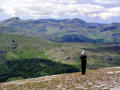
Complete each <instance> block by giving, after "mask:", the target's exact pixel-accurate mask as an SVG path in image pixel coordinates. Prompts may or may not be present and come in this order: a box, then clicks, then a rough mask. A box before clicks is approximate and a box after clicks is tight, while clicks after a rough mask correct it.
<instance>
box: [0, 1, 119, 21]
mask: <svg viewBox="0 0 120 90" xmlns="http://www.w3.org/2000/svg"><path fill="white" fill-rule="evenodd" d="M11 17H19V18H21V19H73V18H79V19H82V20H85V21H87V22H98V23H112V22H120V0H0V21H3V20H5V19H8V18H11Z"/></svg>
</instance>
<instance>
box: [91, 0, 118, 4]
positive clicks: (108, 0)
mask: <svg viewBox="0 0 120 90" xmlns="http://www.w3.org/2000/svg"><path fill="white" fill-rule="evenodd" d="M93 1H94V2H95V3H99V4H118V3H120V0H93Z"/></svg>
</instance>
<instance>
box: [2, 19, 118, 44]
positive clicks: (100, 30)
mask: <svg viewBox="0 0 120 90" xmlns="http://www.w3.org/2000/svg"><path fill="white" fill-rule="evenodd" d="M0 32H5V33H6V32H7V33H10V34H16V33H22V34H30V35H40V36H42V37H44V38H47V39H49V40H51V41H59V42H61V41H64V42H68V41H69V39H70V38H72V39H71V40H70V41H69V42H101V40H102V42H120V40H116V38H120V23H115V22H114V23H111V24H100V23H90V22H86V21H84V20H81V19H78V18H74V19H60V20H56V19H38V20H33V19H28V20H22V19H20V18H19V17H13V18H10V19H7V20H4V21H2V22H0ZM107 33H110V34H108V35H106V34H107ZM116 33H117V34H116ZM74 35H75V36H77V37H75V36H74ZM67 36H69V38H68V39H67V40H66V39H65V40H64V37H66V38H67ZM82 36H83V37H85V38H80V37H82ZM86 38H87V39H86Z"/></svg>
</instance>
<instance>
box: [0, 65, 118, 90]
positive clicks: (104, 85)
mask: <svg viewBox="0 0 120 90" xmlns="http://www.w3.org/2000/svg"><path fill="white" fill-rule="evenodd" d="M119 82H120V67H113V68H105V69H99V70H93V71H88V72H87V74H86V75H85V76H81V73H71V74H61V75H53V76H45V77H39V78H31V79H26V80H20V81H19V80H18V81H11V82H7V83H0V90H13V89H14V90H24V89H25V90H33V89H34V90H66V89H67V90H98V89H99V90H119V89H120V83H119Z"/></svg>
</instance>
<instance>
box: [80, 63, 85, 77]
mask: <svg viewBox="0 0 120 90" xmlns="http://www.w3.org/2000/svg"><path fill="white" fill-rule="evenodd" d="M81 64H82V65H81V69H82V75H85V73H86V62H82V63H81Z"/></svg>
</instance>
